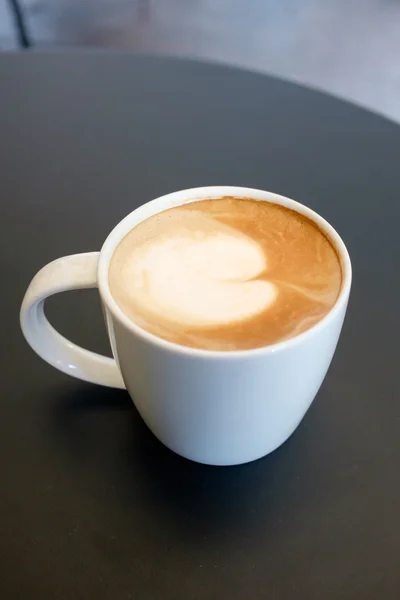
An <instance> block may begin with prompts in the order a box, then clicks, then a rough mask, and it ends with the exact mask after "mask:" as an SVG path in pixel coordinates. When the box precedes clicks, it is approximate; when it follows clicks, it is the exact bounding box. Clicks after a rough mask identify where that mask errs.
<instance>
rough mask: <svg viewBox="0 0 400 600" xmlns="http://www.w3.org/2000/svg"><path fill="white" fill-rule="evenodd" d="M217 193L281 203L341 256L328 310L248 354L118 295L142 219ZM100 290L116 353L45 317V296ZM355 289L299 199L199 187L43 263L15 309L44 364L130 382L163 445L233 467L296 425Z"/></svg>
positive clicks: (108, 381)
mask: <svg viewBox="0 0 400 600" xmlns="http://www.w3.org/2000/svg"><path fill="white" fill-rule="evenodd" d="M222 196H237V197H246V198H253V199H255V200H260V201H268V202H273V203H276V204H281V205H282V206H286V207H288V208H290V209H293V210H295V211H297V212H299V213H300V214H303V215H305V216H307V217H309V218H310V219H311V220H313V221H314V222H315V223H316V224H317V225H318V226H319V227H320V228H321V229H322V230H323V231H324V232H325V233H326V234H327V235H328V236H329V238H330V239H331V240H332V242H333V244H334V245H335V247H336V249H337V251H338V254H339V256H340V260H341V265H342V271H343V284H342V289H341V292H340V295H339V297H338V299H337V301H336V304H335V305H334V306H333V308H332V309H331V311H330V312H329V313H328V314H327V315H326V316H325V317H324V318H323V319H322V320H321V321H319V322H318V323H317V324H316V325H314V326H313V327H312V328H311V329H309V330H307V331H305V332H304V333H301V334H300V335H298V336H296V337H294V338H292V339H289V340H287V341H284V342H280V343H277V344H274V345H272V346H266V347H264V348H256V349H254V350H244V351H233V352H218V351H208V350H197V349H194V348H187V347H184V346H179V345H177V344H174V343H171V342H168V341H165V340H163V339H160V338H158V337H156V336H154V335H152V334H150V333H148V332H146V331H144V330H143V329H141V328H140V327H138V326H137V325H135V324H134V323H133V322H132V321H130V319H128V317H127V316H126V315H125V314H124V313H123V312H122V311H121V309H120V308H119V307H118V305H117V304H116V302H115V301H114V299H113V297H112V295H111V292H110V288H109V285H108V268H109V264H110V259H111V257H112V255H113V252H114V250H115V248H116V247H117V245H118V243H119V242H120V241H121V239H122V238H123V237H124V236H125V235H126V234H127V233H128V232H129V231H130V230H131V229H132V228H133V227H135V226H136V225H137V224H138V223H140V222H141V221H143V220H144V219H147V218H148V217H150V216H152V215H154V214H156V213H159V212H162V211H164V210H166V209H167V208H171V207H174V206H179V205H182V204H186V203H188V202H195V201H197V200H204V199H206V198H207V199H209V198H220V197H222ZM94 287H98V288H99V292H100V297H101V300H102V303H103V307H104V313H105V319H106V325H107V329H108V334H109V337H110V342H111V348H112V352H113V355H114V359H111V358H107V357H105V356H100V355H99V354H95V353H93V352H89V351H88V350H84V349H83V348H80V347H79V346H76V345H75V344H73V343H72V342H70V341H69V340H67V339H66V338H64V337H63V336H61V335H60V334H59V333H58V332H57V331H55V329H53V327H52V326H51V325H50V323H49V322H48V321H47V319H46V317H45V314H44V310H43V307H44V301H45V299H46V298H47V297H48V296H51V295H53V294H56V293H58V292H63V291H66V290H73V289H77V288H94ZM350 287H351V263H350V258H349V255H348V252H347V250H346V247H345V245H344V243H343V241H342V240H341V238H340V237H339V235H338V234H337V233H336V231H335V230H334V229H333V228H332V227H331V226H330V225H329V224H328V223H327V222H326V221H325V220H324V219H323V218H322V217H320V216H319V215H317V214H316V213H315V212H313V211H312V210H310V209H309V208H306V207H305V206H303V205H302V204H299V203H298V202H295V201H294V200H290V199H288V198H284V197H283V196H278V195H277V194H272V193H270V192H266V191H261V190H255V189H248V188H239V187H205V188H195V189H190V190H183V191H180V192H175V193H173V194H168V195H167V196H162V197H161V198H157V199H156V200H153V201H152V202H148V203H147V204H144V205H143V206H141V207H140V208H138V209H136V210H134V211H133V212H132V213H131V214H129V215H128V216H127V217H126V218H125V219H123V220H122V221H121V222H120V223H119V224H118V225H117V226H116V227H115V228H114V229H113V231H112V232H111V233H110V235H109V236H108V238H107V239H106V241H105V242H104V245H103V247H102V249H101V251H100V253H99V252H92V253H87V254H77V255H73V256H66V257H64V258H60V259H58V260H55V261H54V262H51V263H49V264H48V265H46V266H45V267H43V269H41V271H39V273H37V275H35V277H34V278H33V280H32V282H31V283H30V285H29V287H28V290H27V292H26V294H25V298H24V300H23V303H22V307H21V327H22V331H23V333H24V335H25V337H26V339H27V341H28V343H29V344H30V345H31V346H32V348H33V349H34V350H35V351H36V352H37V353H38V354H39V356H41V357H42V358H43V359H44V360H45V361H47V362H48V363H50V364H51V365H53V366H54V367H56V368H57V369H60V371H64V372H65V373H68V374H69V375H72V376H73V377H77V378H79V379H84V380H86V381H90V382H92V383H98V384H101V385H107V386H111V387H119V388H126V389H127V390H128V392H129V394H130V395H131V397H132V399H133V402H134V404H135V406H136V407H137V409H138V411H139V413H140V414H141V416H142V417H143V419H144V421H145V422H146V423H147V425H148V427H149V428H150V429H151V431H152V432H153V433H154V435H155V436H157V437H158V438H159V439H160V440H161V441H162V442H163V443H164V444H165V445H166V446H168V448H171V449H172V450H174V451H175V452H177V453H178V454H181V455H182V456H185V457H186V458H189V459H192V460H195V461H198V462H202V463H208V464H212V465H235V464H240V463H245V462H248V461H252V460H254V459H257V458H260V457H261V456H264V455H266V454H268V453H269V452H272V451H273V450H275V448H277V447H278V446H280V445H281V444H282V443H283V442H284V441H285V440H286V439H287V438H288V437H289V436H290V435H291V434H292V433H293V431H294V430H295V429H296V427H297V425H298V424H299V423H300V421H301V420H302V418H303V417H304V415H305V413H306V411H307V410H308V408H309V407H310V404H311V402H312V401H313V399H314V397H315V395H316V393H317V392H318V389H319V387H320V385H321V383H322V381H323V379H324V377H325V374H326V372H327V370H328V367H329V364H330V362H331V360H332V356H333V353H334V351H335V348H336V344H337V341H338V338H339V335H340V331H341V328H342V324H343V320H344V316H345V313H346V308H347V302H348V298H349V293H350Z"/></svg>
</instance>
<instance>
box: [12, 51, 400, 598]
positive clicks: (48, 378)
mask: <svg viewBox="0 0 400 600" xmlns="http://www.w3.org/2000/svg"><path fill="white" fill-rule="evenodd" d="M0 88H1V93H0V132H1V133H0V211H1V220H0V227H1V236H0V245H1V251H0V267H1V274H2V279H3V285H2V291H1V294H0V302H1V315H2V329H1V333H2V336H1V338H2V344H1V351H0V352H1V367H2V384H3V390H2V399H1V403H0V429H1V430H0V473H1V491H0V519H1V535H0V565H1V566H0V596H1V598H4V599H7V600H8V599H10V600H11V599H12V600H13V599H14V598H15V599H17V598H18V599H19V598H22V597H29V598H30V599H31V600H36V599H37V600H39V599H40V600H55V599H56V600H71V599H72V598H73V599H75V600H80V599H85V600H88V599H91V598H95V599H96V600H103V599H107V600H108V599H110V600H111V599H113V600H116V599H118V600H122V599H126V600H127V599H129V598H132V599H135V600H145V599H151V600H154V599H162V600H192V599H193V600H206V599H207V600H214V599H218V600H219V599H221V598H223V599H228V598H229V600H239V599H240V600H242V599H244V600H248V599H250V598H251V599H252V600H257V599H268V600H270V599H271V600H272V599H276V600H280V599H286V598H301V599H303V598H304V599H305V600H314V599H315V600H321V599H324V600H337V599H338V598H340V599H341V600H347V599H357V600H359V599H361V598H362V599H363V600H372V599H373V600H375V599H376V600H378V599H379V600H381V599H382V598H385V600H391V599H393V600H394V599H398V598H399V597H400V575H399V572H398V561H399V556H400V511H399V507H400V478H399V465H400V393H399V392H400V386H399V375H398V373H399V369H400V365H399V342H398V340H399V332H400V327H399V324H400V323H399V321H400V320H399V307H400V284H399V263H400V244H399V241H398V230H399V223H400V168H399V157H400V128H399V127H398V126H396V125H394V124H392V123H391V122H389V121H386V120H384V119H382V118H380V117H377V116H375V115H373V114H371V113H368V112H365V111H363V110H361V109H359V108H356V107H354V106H352V105H349V104H346V103H344V102H341V101H338V100H336V99H333V98H330V97H328V96H326V95H323V94H320V93H317V92H314V91H311V90H308V89H305V88H302V87H299V86H296V85H293V84H289V83H285V82H283V81H279V80H276V79H273V78H269V77H266V76H261V75H257V74H253V73H250V72H245V71H240V70H235V69H230V68H225V67H221V66H212V65H206V64H200V63H195V62H189V61H178V60H172V59H156V58H146V57H132V56H129V55H127V54H107V53H93V54H90V53H89V54H80V53H76V52H72V53H69V54H61V53H60V54H53V55H40V54H24V55H9V56H7V55H2V56H0ZM214 184H227V185H229V184H232V185H244V186H250V187H259V188H265V189H269V190H271V191H276V192H279V193H282V194H284V195H288V196H291V197H293V198H295V199H297V200H299V201H300V202H303V203H305V204H308V205H309V206H311V207H312V208H314V209H316V210H317V211H318V212H320V213H321V214H322V215H323V216H324V217H325V218H327V219H328V220H329V221H330V222H331V223H332V224H333V226H334V227H336V228H337V229H338V231H339V232H340V233H341V235H342V237H343V238H344V240H345V242H346V244H347V246H348V248H349V251H350V254H351V257H352V261H353V268H354V285H353V292H352V297H351V301H350V305H349V311H348V316H347V320H346V322H345V326H344V330H343V334H342V338H341V341H340V344H339V347H338V350H337V353H336V355H335V358H334V361H333V363H332V366H331V368H330V371H329V373H328V376H327V378H326V380H325V382H324V384H323V386H322V388H321V390H320V392H319V394H318V396H317V398H316V400H315V402H314V404H313V405H312V407H311V409H310V411H309V412H308V414H307V415H306V417H305V419H304V421H303V422H302V423H301V425H300V426H299V428H298V430H297V431H296V432H295V434H294V435H293V436H292V437H291V438H290V440H289V441H288V442H287V443H286V444H284V445H283V446H282V447H281V448H280V449H279V450H277V451H276V452H274V453H273V454H271V455H270V456H267V457H266V458H264V459H262V460H260V461H257V462H255V463H252V464H249V465H244V466H240V467H232V468H215V467H214V468H213V467H207V466H202V465H197V464H194V463H190V462H188V461H185V460H184V459H181V458H179V457H178V456H176V455H174V454H172V453H171V452H170V451H168V450H167V449H166V448H164V447H163V446H162V445H161V444H160V443H159V442H158V441H157V440H155V438H154V437H153V436H152V435H151V434H150V433H149V431H148V430H147V428H146V426H145V425H144V424H143V422H142V421H141V419H140V418H139V416H138V414H137V413H136V411H135V409H134V407H133V405H132V403H131V401H130V399H129V398H128V396H127V394H126V393H124V392H117V391H113V390H108V389H103V388H98V387H95V386H91V385H88V384H85V383H83V382H79V381H75V380H73V379H70V378H68V377H67V376H65V375H62V374H61V373H59V372H57V371H55V370H54V369H52V368H51V367H49V366H48V365H46V364H45V363H43V362H42V361H41V360H40V359H39V358H38V357H36V356H35V355H34V354H33V352H32V351H31V350H30V349H29V348H28V346H27V345H26V343H25V341H24V340H23V338H22V335H21V333H20V332H19V327H18V311H19V305H20V301H21V299H22V296H23V293H24V291H25V288H26V286H27V284H28V282H29V280H30V278H31V277H32V276H33V274H34V273H35V272H36V271H37V270H38V269H39V268H40V267H41V266H42V265H43V264H44V263H46V262H49V261H50V260H52V259H53V258H56V257H59V256H62V255H65V254H70V253H75V252H81V251H87V250H97V249H99V248H100V246H101V244H102V241H103V240H104V239H105V237H106V235H107V233H108V232H109V231H110V230H111V228H112V227H113V226H114V225H115V224H116V223H117V222H118V221H119V220H120V219H121V218H122V217H123V216H124V215H125V214H127V213H128V212H130V211H131V210H132V209H133V208H135V207H136V206H138V205H140V204H141V203H143V202H146V201H147V200H150V199H152V198H154V197H157V196H159V195H162V194H164V193H167V192H170V191H173V190H176V189H183V188H187V187H193V186H201V185H214ZM48 313H49V315H50V317H51V319H52V321H53V323H54V324H55V325H56V326H57V327H58V328H59V329H60V331H61V332H62V333H64V334H67V335H68V336H69V337H70V338H72V339H73V340H74V341H77V342H78V343H80V344H82V345H85V346H87V347H90V348H91V349H94V350H98V351H103V352H107V351H108V346H107V340H106V336H105V333H104V328H103V323H102V317H101V311H100V307H99V302H98V299H97V296H96V292H94V291H91V292H76V293H75V292H74V293H70V294H65V295H63V296H59V297H55V298H52V299H51V300H50V301H49V302H48Z"/></svg>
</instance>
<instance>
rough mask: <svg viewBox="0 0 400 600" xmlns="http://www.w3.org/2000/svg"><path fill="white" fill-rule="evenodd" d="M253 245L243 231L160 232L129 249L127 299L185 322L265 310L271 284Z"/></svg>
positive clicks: (206, 322) (218, 320)
mask: <svg viewBox="0 0 400 600" xmlns="http://www.w3.org/2000/svg"><path fill="white" fill-rule="evenodd" d="M266 266H267V264H266V257H265V255H264V253H263V251H262V249H261V248H260V247H259V245H258V244H257V243H256V242H254V241H253V240H251V239H250V238H248V237H246V236H244V235H228V234H226V233H214V234H212V233H210V234H201V233H198V234H197V235H196V234H192V235H189V234H187V235H177V236H172V237H161V238H159V239H156V240H154V241H153V242H152V243H148V244H145V245H143V246H141V247H140V248H138V249H137V251H136V252H133V253H132V254H131V256H130V257H129V260H127V261H126V263H125V264H124V267H123V270H122V272H121V277H122V281H124V282H125V285H126V293H127V295H129V297H130V298H131V301H132V302H135V303H136V304H137V305H141V307H142V308H143V309H145V310H147V311H149V312H152V313H153V314H155V315H158V316H160V317H162V318H167V319H170V320H171V321H177V322H179V323H181V324H184V325H188V326H190V327H212V326H215V325H223V324H229V323H234V322H237V321H243V320H245V319H249V318H251V317H252V316H254V315H257V314H259V313H260V312H262V311H265V310H266V309H267V308H268V307H269V306H270V305H271V304H272V303H273V302H274V300H275V298H276V295H277V290H276V286H275V285H273V284H272V283H269V282H268V281H264V280H257V279H256V277H257V275H259V274H260V273H262V272H264V271H265V269H266Z"/></svg>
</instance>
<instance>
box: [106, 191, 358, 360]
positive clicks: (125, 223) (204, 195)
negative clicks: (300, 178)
mask: <svg viewBox="0 0 400 600" xmlns="http://www.w3.org/2000/svg"><path fill="white" fill-rule="evenodd" d="M224 196H233V197H237V198H250V199H252V200H261V201H266V202H271V203H274V204H280V205H281V206H284V207H286V208H289V209H292V210H294V211H296V212H298V213H300V214H302V215H304V216H306V217H308V218H309V219H310V220H311V221H313V222H314V223H316V224H317V225H318V227H319V228H320V229H322V231H323V232H324V233H325V234H326V235H327V236H328V237H329V239H330V240H331V241H332V243H333V244H334V246H335V249H336V251H337V253H338V255H339V259H340V263H341V268H342V287H341V290H340V293H339V296H338V298H337V299H336V302H335V304H334V305H333V306H332V308H331V309H330V311H329V312H328V313H327V314H326V315H325V316H324V317H323V318H322V319H321V320H320V321H318V322H317V323H316V324H315V325H313V326H312V327H310V328H309V329H307V330H306V331H303V332H302V333H299V334H298V335H296V336H294V337H292V338H289V339H287V340H283V341H280V342H276V343H275V344H270V345H268V346H261V347H258V348H249V349H246V350H206V349H202V348H192V347H190V346H182V345H180V344H177V343H175V342H170V341H168V340H165V339H163V338H160V337H158V336H156V335H154V334H153V333H150V332H148V331H146V330H145V329H143V328H142V327H140V326H139V325H136V324H135V323H134V322H133V321H131V320H130V319H129V317H127V316H126V315H125V313H124V312H123V311H122V309H121V308H120V307H119V306H118V304H117V303H116V301H115V300H114V298H113V296H112V294H111V290H110V288H109V284H108V272H109V265H110V261H111V257H112V255H113V253H114V250H115V249H116V247H117V246H118V244H119V242H120V241H121V240H122V239H123V238H124V237H125V235H127V233H128V232H129V231H130V230H131V229H133V227H135V226H136V225H138V224H139V223H141V222H142V221H144V220H145V219H147V218H149V217H150V216H153V215H155V214H157V213H160V212H163V211H164V210H167V209H168V208H173V207H176V206H181V205H183V204H189V203H192V202H196V201H200V200H213V199H218V198H222V197H224ZM351 280H352V268H351V261H350V256H349V253H348V251H347V248H346V246H345V244H344V242H343V240H342V238H341V237H340V235H339V234H338V233H337V231H336V230H335V229H334V228H333V227H332V225H330V224H329V223H328V222H327V221H326V220H325V219H324V218H323V217H321V215H319V214H318V213H316V212H315V211H313V210H312V209H311V208H308V207H307V206H305V205H304V204H301V203H300V202H297V201H296V200H292V199H291V198H287V197H286V196H282V195H280V194H275V193H273V192H268V191H265V190H258V189H255V188H247V187H237V186H207V187H198V188H189V189H186V190H180V191H177V192H172V193H170V194H166V195H164V196H160V197H158V198H156V199H154V200H151V201H149V202H147V203H145V204H143V205H142V206H140V207H139V208H136V209H135V210H133V211H132V212H131V213H129V214H128V215H127V216H126V217H125V218H124V219H122V221H120V222H119V223H118V224H117V225H116V226H115V227H114V229H113V230H112V231H111V232H110V233H109V235H108V236H107V238H106V240H105V242H104V244H103V246H102V248H101V251H100V256H99V262H98V273H97V281H98V287H99V293H100V297H101V300H102V301H103V303H104V305H105V306H106V307H107V309H108V310H109V311H110V312H111V314H112V316H113V317H114V318H115V319H116V320H117V321H118V322H119V323H120V324H121V325H123V326H124V327H125V328H126V329H128V330H129V331H130V332H131V333H133V334H134V335H136V336H139V337H140V338H142V340H143V341H145V342H147V343H149V344H152V345H155V346H157V347H159V348H160V349H163V350H166V351H169V352H173V353H176V354H180V355H186V356H191V357H196V358H203V359H210V358H213V359H225V360H226V359H230V360H237V359H243V358H250V357H256V356H265V355H268V354H272V353H276V352H280V351H283V350H286V349H288V348H291V347H294V346H296V345H298V344H300V343H301V342H302V341H304V340H305V339H307V338H308V337H311V336H313V335H314V334H316V333H317V332H318V331H320V330H321V329H323V328H325V327H327V326H328V325H329V323H330V322H331V321H333V320H334V319H335V317H336V315H337V313H338V312H340V311H341V309H342V308H343V305H345V304H346V303H347V300H348V297H349V294H350V288H351Z"/></svg>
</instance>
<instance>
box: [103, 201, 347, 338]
mask: <svg viewBox="0 0 400 600" xmlns="http://www.w3.org/2000/svg"><path fill="white" fill-rule="evenodd" d="M341 279H342V276H341V267H340V262H339V259H338V256H337V254H336V251H335V248H334V247H333V245H332V243H331V242H330V241H329V239H328V238H327V237H326V236H325V234H324V233H323V232H322V231H321V230H320V229H319V228H318V227H317V226H316V225H315V224H314V223H313V222H312V221H310V220H309V219H307V218H306V217H304V216H302V215H300V214H299V213H297V212H294V211H292V210H289V209H287V208H285V207H282V206H280V205H276V204H271V203H268V202H259V201H255V200H250V199H243V198H221V199H215V200H202V201H198V202H193V203H189V204H186V205H183V206H179V207H176V208H172V209H169V210H166V211H164V212H162V213H159V214H157V215H154V216H153V217H150V218H149V219H147V220H145V221H143V222H142V223H140V224H138V225H137V226H136V227H134V228H133V229H132V230H131V231H130V232H129V233H128V234H127V235H126V236H125V238H124V239H123V240H122V241H121V242H120V244H119V246H118V247H117V248H116V250H115V252H114V255H113V257H112V259H111V264H110V270H109V284H110V289H111V293H112V295H113V298H114V300H115V301H116V302H117V304H118V305H119V306H120V308H121V309H122V311H123V312H124V313H125V314H126V315H127V316H128V317H129V318H130V319H131V320H132V321H133V322H134V323H136V324H137V325H139V326H140V327H142V328H143V329H145V330H147V331H149V332H150V333H153V334H155V335H157V336H159V337H161V338H164V339H166V340H169V341H172V342H175V343H178V344H181V345H185V346H191V347H195V348H202V349H209V350H241V349H249V348H257V347H260V346H266V345H269V344H273V343H276V342H278V341H282V340H285V339H288V338H290V337H293V336H295V335H297V334H298V333H300V332H302V331H304V330H306V329H308V328H309V327H311V326H312V325H314V324H315V323H316V322H317V321H319V320H320V319H321V318H322V317H323V316H325V315H326V314H327V312H329V310H330V309H331V308H332V306H333V305H334V303H335V301H336V299H337V297H338V294H339V292H340V287H341Z"/></svg>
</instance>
